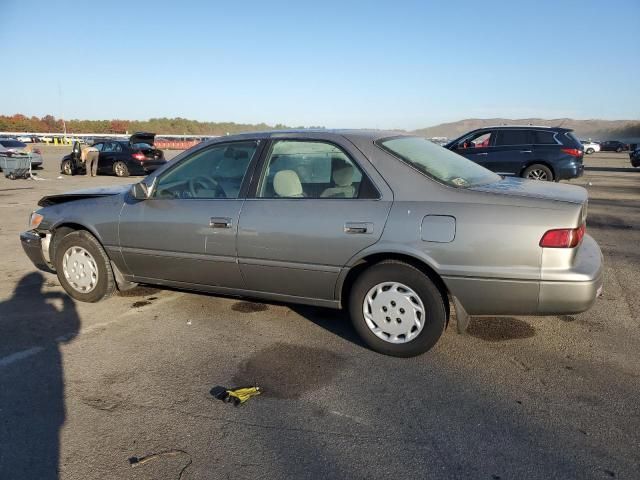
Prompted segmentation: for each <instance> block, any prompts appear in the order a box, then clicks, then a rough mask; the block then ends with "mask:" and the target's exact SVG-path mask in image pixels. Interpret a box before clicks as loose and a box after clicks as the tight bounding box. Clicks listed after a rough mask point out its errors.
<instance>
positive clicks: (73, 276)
mask: <svg viewBox="0 0 640 480" xmlns="http://www.w3.org/2000/svg"><path fill="white" fill-rule="evenodd" d="M54 261H55V266H56V271H57V274H58V280H60V284H61V285H62V287H63V288H64V289H65V290H66V292H67V293H68V294H69V296H71V297H72V298H75V299H76V300H80V301H81V302H97V301H99V300H102V299H103V298H104V297H107V296H109V295H111V294H112V293H113V292H114V290H115V288H116V285H115V280H114V277H113V270H112V269H111V263H110V262H109V257H108V256H107V253H106V252H105V251H104V248H102V245H100V242H98V240H96V238H95V237H94V236H93V235H91V234H90V233H89V232H86V231H84V230H77V231H74V232H71V233H70V234H68V235H67V236H65V237H64V238H63V239H62V240H60V242H59V243H58V245H57V246H56V252H55V260H54Z"/></svg>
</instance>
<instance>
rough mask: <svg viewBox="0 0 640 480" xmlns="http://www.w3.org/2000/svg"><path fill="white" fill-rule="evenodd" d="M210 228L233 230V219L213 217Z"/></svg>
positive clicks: (210, 220)
mask: <svg viewBox="0 0 640 480" xmlns="http://www.w3.org/2000/svg"><path fill="white" fill-rule="evenodd" d="M209 226H210V227H211V228H231V219H230V218H229V217H211V218H210V219H209Z"/></svg>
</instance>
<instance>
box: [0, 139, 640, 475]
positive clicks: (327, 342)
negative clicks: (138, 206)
mask: <svg viewBox="0 0 640 480" xmlns="http://www.w3.org/2000/svg"><path fill="white" fill-rule="evenodd" d="M66 150H67V148H64V147H58V148H57V149H56V148H54V147H49V148H47V149H46V151H45V154H44V158H45V163H44V165H45V168H44V170H41V171H38V177H41V178H43V179H44V180H42V181H33V180H15V181H10V180H7V179H5V178H4V177H0V218H1V219H2V221H1V222H0V258H1V260H0V479H5V478H6V479H57V478H60V479H65V480H67V479H82V480H89V479H165V478H166V479H180V478H181V479H184V480H186V479H225V478H229V479H245V478H246V479H262V478H264V479H275V478H348V479H360V478H363V479H364V478H367V479H372V478H380V479H388V478H411V479H413V478H434V479H435V478H438V479H439V478H443V479H452V478H454V479H455V478H461V479H462V478H465V479H466V478H472V479H490V480H498V479H529V478H531V479H538V478H539V479H548V478H563V479H565V478H566V479H573V478H576V479H577V478H579V479H585V478H594V479H610V478H622V479H625V478H627V479H637V478H640V406H639V404H640V402H639V400H638V392H639V391H640V325H639V322H640V296H639V295H638V294H637V292H638V287H639V286H640V251H639V246H640V169H637V170H635V169H632V168H631V167H630V165H629V161H628V156H627V155H626V154H615V153H602V154H594V155H591V156H587V157H586V160H585V164H586V166H587V168H586V174H585V176H584V177H582V178H580V179H577V180H573V181H572V182H571V183H573V184H577V185H583V186H585V187H586V188H587V189H588V190H589V196H590V201H589V217H588V227H587V231H588V233H589V234H591V235H592V236H594V237H595V238H596V240H597V241H598V242H599V244H600V246H601V248H602V250H603V252H604V256H605V292H604V295H603V297H602V298H600V299H599V300H598V301H597V302H596V304H595V306H594V307H593V308H592V309H591V310H590V311H588V312H586V313H583V314H580V315H570V316H550V317H505V318H474V319H473V320H472V323H471V325H470V328H469V332H468V334H466V335H458V334H457V333H456V332H455V325H454V324H453V323H452V324H450V325H449V328H448V329H447V331H446V332H445V334H444V335H443V337H442V339H441V340H440V343H439V344H438V345H437V346H436V347H435V348H434V349H433V350H432V351H431V352H429V353H427V354H425V355H422V356H420V357H417V358H412V359H398V358H391V357H386V356H382V355H379V354H377V353H374V352H372V351H370V350H368V349H367V348H365V347H364V346H363V345H362V344H361V343H360V341H359V340H358V339H357V337H356V336H355V333H354V331H353V330H352V328H351V326H350V324H349V322H348V319H347V317H346V315H345V314H344V313H342V312H338V311H333V310H326V309H319V308H311V307H301V306H295V305H283V304H265V303H257V302H251V301H248V300H246V299H234V298H222V297H215V296H209V295H202V294H195V293H188V292H182V291H176V290H166V289H156V288H150V287H140V288H137V289H135V290H133V291H131V292H126V293H125V294H121V295H116V296H114V297H112V298H109V299H108V300H105V301H103V302H100V303H97V304H84V303H79V302H75V301H72V300H71V299H70V298H69V297H68V296H66V295H65V293H64V291H63V290H62V288H61V287H60V284H59V282H58V280H57V278H56V276H55V275H51V274H46V273H41V272H38V271H37V270H35V269H34V267H33V266H32V265H31V263H30V262H29V260H28V259H27V257H26V256H25V255H24V254H23V252H22V249H21V247H20V243H19V239H18V235H19V233H20V232H21V231H23V230H25V229H26V228H27V219H28V216H29V213H30V212H31V211H32V210H33V209H35V206H36V202H37V200H38V199H39V198H40V197H42V196H43V195H46V194H49V193H54V192H63V191H67V190H72V189H78V188H84V187H88V186H96V185H113V184H123V183H131V182H132V181H135V179H131V178H129V179H119V178H116V177H102V176H101V177H97V178H86V177H62V176H60V175H59V173H58V166H59V165H58V164H59V158H60V157H61V156H62V154H63V152H66ZM254 384H256V385H259V386H260V387H262V388H263V390H264V393H263V394H262V395H261V396H259V397H256V398H253V399H251V400H250V401H249V402H248V403H247V404H246V405H244V406H241V407H233V406H232V405H230V404H227V403H223V402H221V401H219V400H216V399H215V398H214V397H213V396H212V395H211V394H210V391H211V389H212V388H214V387H216V386H225V387H231V386H247V385H254Z"/></svg>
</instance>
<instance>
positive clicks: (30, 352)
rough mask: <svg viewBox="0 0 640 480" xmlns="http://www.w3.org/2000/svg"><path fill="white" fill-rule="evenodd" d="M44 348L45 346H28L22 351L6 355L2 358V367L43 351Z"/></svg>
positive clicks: (0, 363)
mask: <svg viewBox="0 0 640 480" xmlns="http://www.w3.org/2000/svg"><path fill="white" fill-rule="evenodd" d="M44 349H45V347H31V348H27V349H26V350H21V351H20V352H15V353H12V354H11V355H7V356H6V357H2V358H0V368H3V367H7V366H9V365H11V364H12V363H15V362H17V361H19V360H23V359H25V358H29V357H32V356H33V355H36V354H37V353H40V352H42V351H43V350H44Z"/></svg>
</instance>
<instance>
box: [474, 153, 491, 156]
mask: <svg viewBox="0 0 640 480" xmlns="http://www.w3.org/2000/svg"><path fill="white" fill-rule="evenodd" d="M476 155H482V156H485V155H489V154H488V153H486V152H485V153H476Z"/></svg>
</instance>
